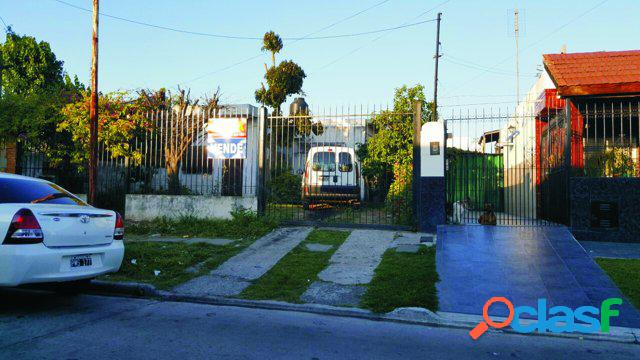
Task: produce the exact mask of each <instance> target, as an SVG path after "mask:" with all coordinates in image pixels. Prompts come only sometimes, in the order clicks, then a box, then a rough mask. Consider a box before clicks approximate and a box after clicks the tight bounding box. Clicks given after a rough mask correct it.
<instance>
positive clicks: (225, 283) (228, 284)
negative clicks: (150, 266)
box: [173, 275, 251, 296]
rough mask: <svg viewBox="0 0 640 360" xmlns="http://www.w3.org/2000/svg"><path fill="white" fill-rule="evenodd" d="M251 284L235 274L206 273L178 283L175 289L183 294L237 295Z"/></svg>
mask: <svg viewBox="0 0 640 360" xmlns="http://www.w3.org/2000/svg"><path fill="white" fill-rule="evenodd" d="M249 285H251V282H249V281H246V280H243V279H241V278H238V277H234V276H218V275H205V276H200V277H197V278H195V279H193V280H191V281H188V282H186V283H184V284H182V285H178V286H177V287H176V288H175V289H173V291H174V292H176V293H179V294H182V295H197V296H235V295H238V294H240V293H241V292H242V291H243V290H244V289H246V288H247V287H249Z"/></svg>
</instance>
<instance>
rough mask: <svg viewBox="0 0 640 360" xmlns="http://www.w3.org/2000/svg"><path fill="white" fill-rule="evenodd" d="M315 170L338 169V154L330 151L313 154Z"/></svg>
mask: <svg viewBox="0 0 640 360" xmlns="http://www.w3.org/2000/svg"><path fill="white" fill-rule="evenodd" d="M313 170H314V171H336V155H335V153H332V152H328V151H321V152H317V153H315V154H313Z"/></svg>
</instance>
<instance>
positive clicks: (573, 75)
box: [542, 50, 640, 96]
mask: <svg viewBox="0 0 640 360" xmlns="http://www.w3.org/2000/svg"><path fill="white" fill-rule="evenodd" d="M542 58H543V60H544V65H545V67H546V69H547V71H548V72H549V75H550V76H551V79H552V80H553V82H554V83H555V84H556V88H557V89H558V94H560V95H561V96H581V95H605V94H627V93H640V50H629V51H601V52H588V53H573V54H546V55H543V56H542Z"/></svg>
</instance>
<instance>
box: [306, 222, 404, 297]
mask: <svg viewBox="0 0 640 360" xmlns="http://www.w3.org/2000/svg"><path fill="white" fill-rule="evenodd" d="M395 235H396V232H394V231H384V230H354V231H352V232H351V234H350V235H349V237H348V238H347V240H345V242H344V243H343V244H342V245H341V246H340V247H339V248H338V250H336V252H335V253H334V254H333V256H332V257H331V259H330V261H329V266H328V267H327V268H325V269H324V270H322V271H321V272H320V273H319V274H318V277H319V278H320V280H322V281H327V282H334V283H336V284H342V285H360V284H368V283H369V282H370V281H371V279H372V278H373V273H374V271H375V269H376V267H378V265H379V264H380V260H381V258H382V254H384V252H385V251H386V250H387V248H388V247H389V245H390V244H391V243H392V242H393V240H394V238H395V237H396V236H395Z"/></svg>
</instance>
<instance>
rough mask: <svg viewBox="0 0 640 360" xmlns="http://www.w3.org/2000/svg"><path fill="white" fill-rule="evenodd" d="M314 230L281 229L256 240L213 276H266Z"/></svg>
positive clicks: (251, 277) (213, 273)
mask: <svg viewBox="0 0 640 360" xmlns="http://www.w3.org/2000/svg"><path fill="white" fill-rule="evenodd" d="M311 230H313V228H311V227H291V228H280V229H276V230H274V231H272V232H271V233H269V234H267V235H265V236H263V237H261V238H260V239H258V240H256V241H255V242H254V243H253V244H251V245H250V246H249V247H247V248H246V249H245V250H244V251H242V252H241V253H240V254H238V255H236V256H234V257H232V258H231V259H229V260H227V261H226V262H225V263H223V264H222V265H220V266H219V267H218V268H217V269H215V270H213V271H212V272H211V275H219V276H234V277H238V278H241V279H245V280H255V279H257V278H259V277H261V276H262V275H264V274H265V273H266V272H267V271H269V269H271V268H272V267H273V265H275V264H276V263H277V262H278V261H280V259H281V258H282V257H283V256H285V255H286V254H287V253H288V252H289V251H291V250H292V249H293V248H294V247H296V246H298V244H300V243H301V242H302V240H304V239H305V238H306V237H307V235H309V233H310V232H311Z"/></svg>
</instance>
